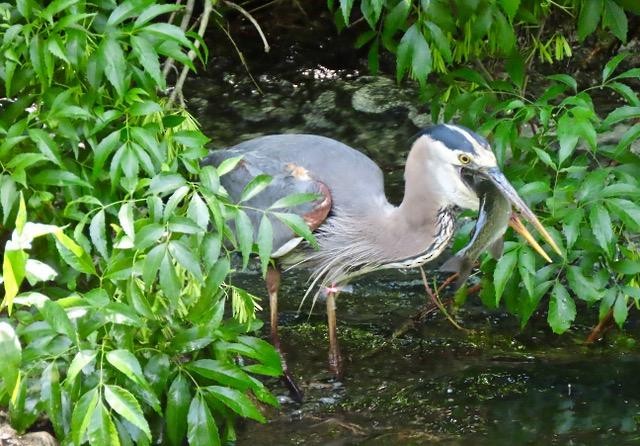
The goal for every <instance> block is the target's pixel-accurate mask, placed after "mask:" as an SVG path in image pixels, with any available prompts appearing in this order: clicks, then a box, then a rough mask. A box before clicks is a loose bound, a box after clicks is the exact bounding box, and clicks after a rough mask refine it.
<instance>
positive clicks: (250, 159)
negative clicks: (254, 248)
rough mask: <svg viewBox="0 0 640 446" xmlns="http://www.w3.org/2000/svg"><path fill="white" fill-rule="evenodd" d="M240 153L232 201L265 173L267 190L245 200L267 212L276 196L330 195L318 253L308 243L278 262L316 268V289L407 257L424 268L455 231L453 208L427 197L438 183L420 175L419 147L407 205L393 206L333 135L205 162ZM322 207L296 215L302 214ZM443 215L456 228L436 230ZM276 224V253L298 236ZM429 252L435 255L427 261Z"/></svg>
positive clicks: (253, 143)
mask: <svg viewBox="0 0 640 446" xmlns="http://www.w3.org/2000/svg"><path fill="white" fill-rule="evenodd" d="M238 155H242V156H243V161H242V163H241V164H240V165H239V166H238V167H237V168H236V169H234V170H233V171H232V172H230V173H229V174H227V175H224V176H223V177H222V178H221V183H222V185H223V186H224V187H225V188H226V189H227V191H228V192H229V194H230V196H231V197H232V199H234V200H237V199H238V198H239V196H240V193H241V192H242V189H243V188H244V186H245V185H246V183H248V182H249V181H250V180H251V178H253V177H255V176H256V175H259V174H260V173H266V174H268V175H271V176H272V177H273V178H274V179H273V182H272V184H271V185H270V186H269V187H268V188H267V189H266V190H265V191H263V192H261V193H260V194H258V195H257V196H256V197H254V198H253V199H252V200H250V202H249V203H247V204H248V205H250V206H252V207H256V208H260V209H266V208H267V207H268V206H269V205H270V204H272V203H273V202H274V201H276V200H277V199H279V198H282V197H284V196H286V195H289V194H291V193H295V192H302V191H305V192H318V190H319V183H322V184H324V185H326V186H327V188H328V190H329V191H330V195H331V202H332V207H331V213H330V214H329V215H328V218H327V219H326V220H324V222H323V223H322V224H321V225H320V227H319V228H318V229H317V230H316V231H315V236H316V239H317V241H318V244H319V247H320V249H318V250H313V249H311V248H309V247H308V246H306V244H305V245H303V247H302V249H298V250H296V251H294V252H290V253H287V255H284V256H283V257H281V258H280V259H279V261H280V263H282V264H283V265H285V266H293V265H295V266H303V267H306V268H309V269H311V270H313V272H314V273H313V277H312V279H313V280H314V282H313V283H314V284H315V283H318V284H321V285H327V284H332V283H339V282H342V281H344V280H345V279H347V278H348V277H352V276H354V275H359V274H362V273H364V272H368V271H371V270H375V269H379V268H383V267H387V265H389V266H388V267H399V266H402V265H398V264H396V262H397V261H403V260H405V261H406V260H407V259H413V258H419V259H423V260H422V261H421V262H420V263H424V262H426V261H429V260H430V259H431V258H433V257H434V256H437V255H438V254H440V252H442V250H444V248H445V246H446V244H447V242H448V241H449V239H450V238H451V236H452V234H453V224H452V222H453V218H452V214H451V206H450V205H449V204H448V203H446V201H443V200H439V199H437V198H434V197H433V196H429V195H428V191H429V190H433V188H434V187H435V188H436V189H437V183H436V182H434V180H433V177H431V176H429V175H424V173H423V172H422V169H421V167H420V165H422V164H423V162H424V161H425V158H426V157H427V155H428V154H427V151H426V150H423V149H422V148H419V149H414V150H412V152H411V154H410V157H413V158H414V159H415V163H413V164H414V165H415V166H414V168H410V167H408V168H407V172H406V174H405V176H406V177H407V180H408V181H407V183H408V184H407V188H406V190H405V200H404V202H403V205H404V206H403V205H400V206H399V207H395V206H393V205H391V204H390V203H389V202H388V201H387V199H386V197H385V194H384V179H383V174H382V171H381V170H380V168H379V167H378V166H377V165H376V164H375V163H374V162H373V161H372V160H371V159H370V158H368V157H367V156H366V155H364V154H363V153H362V152H359V151H357V150H355V149H353V148H351V147H349V146H347V145H345V144H343V143H340V142H338V141H335V140H333V139H330V138H325V137H322V136H317V135H299V134H290V135H289V134H285V135H271V136H264V137H259V138H256V139H253V140H250V141H246V142H243V143H240V144H238V145H236V146H233V147H231V148H229V149H226V150H218V151H214V152H212V153H211V155H210V156H208V157H207V158H206V159H205V160H203V164H213V165H218V164H219V163H220V162H222V160H224V159H226V158H230V157H234V156H238ZM296 167H300V168H302V169H304V170H305V171H306V172H307V173H308V179H305V178H304V175H300V172H301V171H298V175H297V176H296V175H294V174H293V173H294V172H292V168H296ZM410 178H411V179H412V180H413V181H410ZM429 186H431V187H429ZM414 202H416V203H415V204H414ZM317 204H318V202H315V203H312V204H310V205H307V207H304V206H302V207H296V208H295V209H293V210H292V211H293V212H295V213H297V214H299V215H304V214H305V213H306V212H309V211H310V210H311V208H312V207H313V206H314V205H317ZM443 216H445V217H446V218H445V220H446V221H447V222H451V224H447V225H446V228H445V229H446V230H444V231H439V229H440V227H439V226H438V225H437V224H436V223H437V221H438V220H439V219H440V220H441V219H442V218H443ZM250 217H251V218H252V221H253V222H254V226H256V227H257V222H258V221H259V218H261V215H259V214H258V213H252V214H250ZM275 227H277V231H274V241H273V246H274V251H277V250H278V249H279V248H280V247H282V246H283V245H285V244H286V243H287V242H288V241H290V240H293V239H296V236H295V235H294V234H293V233H292V232H291V231H290V230H289V229H288V228H286V227H284V226H283V225H281V224H277V223H276V222H274V228H275ZM436 236H438V237H436ZM436 239H437V240H436ZM434 241H437V243H435V244H434ZM294 246H295V244H294ZM294 246H291V247H289V249H291V248H293V247H294ZM432 248H433V249H432ZM428 249H431V252H430V254H429V255H428V256H426V255H424V254H425V252H427V250H428ZM410 266H416V265H415V264H412V265H410Z"/></svg>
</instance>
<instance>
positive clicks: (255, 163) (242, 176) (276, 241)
mask: <svg viewBox="0 0 640 446" xmlns="http://www.w3.org/2000/svg"><path fill="white" fill-rule="evenodd" d="M238 155H242V157H243V158H242V160H241V161H240V162H239V163H238V164H237V166H236V167H235V168H234V169H233V170H232V171H231V172H229V173H227V174H226V175H224V176H222V177H221V178H220V182H221V184H222V185H223V186H224V188H225V189H226V190H227V192H228V194H229V196H230V198H231V199H232V200H233V201H234V202H236V203H237V202H238V201H239V200H240V197H241V196H242V192H243V190H244V188H245V186H246V185H247V184H248V183H249V182H250V181H251V180H253V179H254V178H256V177H257V176H258V175H262V174H266V175H269V176H270V177H271V182H270V183H269V185H268V186H267V187H266V188H265V189H264V190H263V191H261V192H260V193H258V194H257V195H255V196H254V197H252V198H250V199H249V200H247V201H245V202H243V204H244V205H245V206H246V208H245V210H246V212H247V215H248V216H249V219H250V220H251V223H252V226H253V230H254V236H255V235H256V234H257V231H258V227H259V225H260V221H261V219H262V218H263V216H264V215H265V213H264V212H262V211H265V210H267V209H269V207H270V206H271V205H273V204H274V203H275V202H276V201H278V200H279V199H281V198H284V197H287V196H289V195H293V194H299V193H312V194H317V195H318V196H319V198H318V199H317V200H314V201H310V202H306V203H302V204H299V205H296V206H293V207H289V208H282V209H276V210H275V211H277V212H285V213H293V214H296V215H298V216H300V217H302V218H303V219H304V221H305V222H306V223H307V226H309V228H310V229H311V230H312V231H313V230H315V229H316V228H317V227H318V226H320V225H321V224H322V222H323V221H324V220H325V219H326V217H327V215H328V214H329V211H330V209H331V194H330V192H329V189H328V188H327V186H326V185H325V184H323V183H322V182H321V181H318V180H316V179H314V178H313V177H312V176H310V175H309V173H308V172H307V171H306V169H304V168H303V167H301V166H299V165H297V164H295V163H292V162H288V163H283V162H282V161H281V160H278V159H276V158H274V157H269V156H265V154H263V153H259V152H252V151H238V150H234V149H227V150H216V151H214V152H212V153H211V154H210V155H209V156H208V157H207V158H205V160H203V162H202V164H203V165H206V164H210V165H214V166H217V165H219V164H220V163H221V162H222V161H223V160H225V159H228V158H231V157H235V156H238ZM266 215H267V218H269V220H270V221H271V224H272V226H273V256H274V257H279V256H282V255H284V254H286V253H288V252H289V251H291V250H292V249H293V248H295V247H296V246H297V245H298V244H299V243H300V242H301V241H302V238H301V237H299V236H297V235H296V234H295V233H294V232H293V231H292V230H291V229H290V228H289V227H288V226H287V225H286V224H284V223H283V222H282V221H280V220H279V219H278V218H277V217H275V216H274V215H273V214H271V213H267V214H266ZM231 225H232V226H233V223H231ZM232 229H233V228H232Z"/></svg>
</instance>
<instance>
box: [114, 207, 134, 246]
mask: <svg viewBox="0 0 640 446" xmlns="http://www.w3.org/2000/svg"><path fill="white" fill-rule="evenodd" d="M118 221H119V222H120V226H121V227H122V230H123V231H124V233H125V234H127V235H128V236H129V238H130V239H131V240H134V239H135V236H136V234H135V229H134V227H133V203H131V202H130V201H127V202H125V203H124V204H123V205H122V206H120V210H119V211H118Z"/></svg>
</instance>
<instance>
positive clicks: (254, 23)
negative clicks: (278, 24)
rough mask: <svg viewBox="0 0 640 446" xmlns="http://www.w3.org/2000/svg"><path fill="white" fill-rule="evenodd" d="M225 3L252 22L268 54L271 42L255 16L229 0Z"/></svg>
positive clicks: (225, 0)
mask: <svg viewBox="0 0 640 446" xmlns="http://www.w3.org/2000/svg"><path fill="white" fill-rule="evenodd" d="M223 3H224V4H225V5H227V6H228V7H230V8H232V9H235V10H236V11H238V12H239V13H240V14H242V15H243V16H245V17H246V18H247V19H248V20H249V21H250V22H251V24H252V25H253V27H254V28H255V29H256V31H258V34H259V35H260V38H261V39H262V44H263V45H264V52H265V53H268V52H269V50H271V47H270V46H269V42H267V37H266V36H265V35H264V33H263V32H262V28H260V24H259V23H258V21H257V20H256V19H254V18H253V16H252V15H251V14H250V13H249V12H248V11H247V10H246V9H244V8H243V7H242V6H240V5H237V4H235V3H233V2H230V1H228V0H224V1H223Z"/></svg>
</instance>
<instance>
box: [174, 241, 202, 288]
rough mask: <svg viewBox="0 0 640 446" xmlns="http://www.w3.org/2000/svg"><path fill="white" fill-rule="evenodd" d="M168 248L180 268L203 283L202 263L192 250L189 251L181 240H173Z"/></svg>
mask: <svg viewBox="0 0 640 446" xmlns="http://www.w3.org/2000/svg"><path fill="white" fill-rule="evenodd" d="M168 248H169V252H170V253H171V257H173V259H174V260H175V261H176V262H178V264H179V265H180V266H182V267H183V268H184V269H186V270H187V271H189V272H190V273H191V274H192V275H193V277H194V278H195V279H196V280H197V281H198V282H202V281H203V276H202V270H201V269H200V263H199V262H198V259H197V258H196V256H195V254H194V253H193V252H192V251H191V250H189V249H187V247H186V246H184V244H183V243H182V242H181V241H179V240H171V241H170V242H169V244H168Z"/></svg>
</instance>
